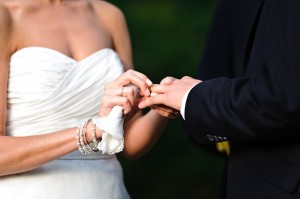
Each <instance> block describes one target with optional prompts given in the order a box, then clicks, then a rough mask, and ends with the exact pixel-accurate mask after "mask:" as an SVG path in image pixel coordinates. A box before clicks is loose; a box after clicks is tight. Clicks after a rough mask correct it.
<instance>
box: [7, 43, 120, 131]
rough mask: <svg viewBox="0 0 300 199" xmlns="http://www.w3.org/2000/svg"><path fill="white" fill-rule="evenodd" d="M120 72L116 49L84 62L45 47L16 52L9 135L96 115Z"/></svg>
mask: <svg viewBox="0 0 300 199" xmlns="http://www.w3.org/2000/svg"><path fill="white" fill-rule="evenodd" d="M122 72H123V66H122V64H121V61H120V59H119V57H118V55H117V53H116V52H115V51H114V50H112V49H109V48H105V49H101V50H99V51H97V52H95V53H93V54H91V55H89V56H88V57H86V58H85V59H83V60H81V61H76V60H74V59H72V58H70V57H68V56H66V55H64V54H62V53H60V52H58V51H56V50H52V49H49V48H44V47H26V48H23V49H21V50H19V51H17V52H16V53H14V54H13V55H12V56H11V60H10V73H9V81H8V93H7V95H8V97H7V102H8V112H7V125H6V126H7V128H6V131H7V133H8V135H12V136H27V135H35V134H43V133H48V132H53V131H57V130H61V129H66V128H69V127H75V126H77V124H78V123H79V122H80V121H82V120H83V119H86V118H90V117H93V116H95V115H97V112H98V108H99V105H100V102H101V98H102V95H103V87H104V84H105V83H106V82H109V81H112V80H113V79H115V78H116V77H118V76H119V75H120V74H121V73H122Z"/></svg>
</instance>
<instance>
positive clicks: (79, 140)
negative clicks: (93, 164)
mask: <svg viewBox="0 0 300 199" xmlns="http://www.w3.org/2000/svg"><path fill="white" fill-rule="evenodd" d="M90 121H92V139H93V141H92V143H89V141H88V139H87V125H88V123H89V122H90ZM84 141H85V142H86V144H85V143H84ZM98 143H99V141H98V140H97V139H96V124H95V123H94V122H93V120H92V119H87V120H85V121H83V122H81V123H80V124H79V125H78V126H77V129H76V144H77V147H78V150H79V151H80V152H81V153H82V154H85V155H86V154H89V153H91V152H97V151H99V149H98V148H97V147H98Z"/></svg>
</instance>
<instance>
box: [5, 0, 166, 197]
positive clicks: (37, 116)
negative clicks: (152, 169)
mask: <svg viewBox="0 0 300 199" xmlns="http://www.w3.org/2000/svg"><path fill="white" fill-rule="evenodd" d="M132 68H133V63H132V55H131V46H130V39H129V34H128V30H127V27H126V22H125V19H124V16H123V14H122V12H121V11H120V10H119V9H118V8H116V7H115V6H114V5H112V4H110V3H108V2H105V1H101V0H13V1H11V0H1V3H0V76H1V77H0V92H1V93H0V110H1V112H0V135H1V136H0V193H1V197H3V198H26V199H27V198H30V199H35V198H38V199H40V198H43V199H47V198H51V199H60V198H61V199H62V198H64V199H65V198H72V199H76V198H78V199H82V198H94V197H96V198H105V199H110V198H113V199H123V198H130V197H129V195H128V193H127V191H126V188H125V185H124V182H123V176H122V175H123V174H122V168H121V166H120V164H119V162H118V160H117V158H116V152H119V151H121V150H123V125H122V124H123V122H124V129H125V132H124V146H125V147H124V150H123V154H124V155H125V156H126V157H128V158H138V157H140V156H142V155H143V154H145V152H147V150H149V149H150V148H151V146H152V145H153V144H154V142H155V141H156V140H157V139H158V137H159V136H160V134H161V132H162V130H163V129H164V126H165V125H166V122H167V119H166V118H165V117H163V116H170V115H172V112H171V111H170V110H161V109H155V110H150V111H149V112H148V113H147V114H145V115H142V114H141V113H140V112H139V111H138V109H137V108H136V106H135V104H136V102H137V101H138V100H139V99H137V98H136V92H135V91H136V88H135V87H132V86H127V85H128V84H134V85H137V87H138V88H139V90H140V91H139V93H138V95H139V96H141V97H147V96H149V95H150V91H149V89H148V88H149V86H151V81H150V80H148V78H147V77H146V76H145V75H143V74H141V73H139V72H137V71H134V70H132ZM124 71H126V72H125V73H124ZM101 102H102V103H101ZM120 107H121V108H120ZM123 115H126V117H125V121H124V116H123ZM162 115H163V116H162ZM120 127H121V128H120ZM141 129H142V130H141Z"/></svg>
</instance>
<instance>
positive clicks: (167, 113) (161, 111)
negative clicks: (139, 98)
mask: <svg viewBox="0 0 300 199" xmlns="http://www.w3.org/2000/svg"><path fill="white" fill-rule="evenodd" d="M151 109H152V110H154V111H156V112H157V113H159V114H160V115H162V116H164V117H167V118H177V117H178V116H179V111H176V112H172V113H169V112H165V111H164V110H162V109H160V108H156V107H153V106H151Z"/></svg>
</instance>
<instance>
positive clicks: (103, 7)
mask: <svg viewBox="0 0 300 199" xmlns="http://www.w3.org/2000/svg"><path fill="white" fill-rule="evenodd" d="M91 1H92V4H93V7H94V9H95V10H96V12H97V14H98V15H100V16H101V18H107V19H111V20H120V19H123V18H124V14H123V12H122V11H121V10H120V9H119V8H118V7H117V6H116V5H114V4H112V3H110V2H107V1H103V0H91Z"/></svg>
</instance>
